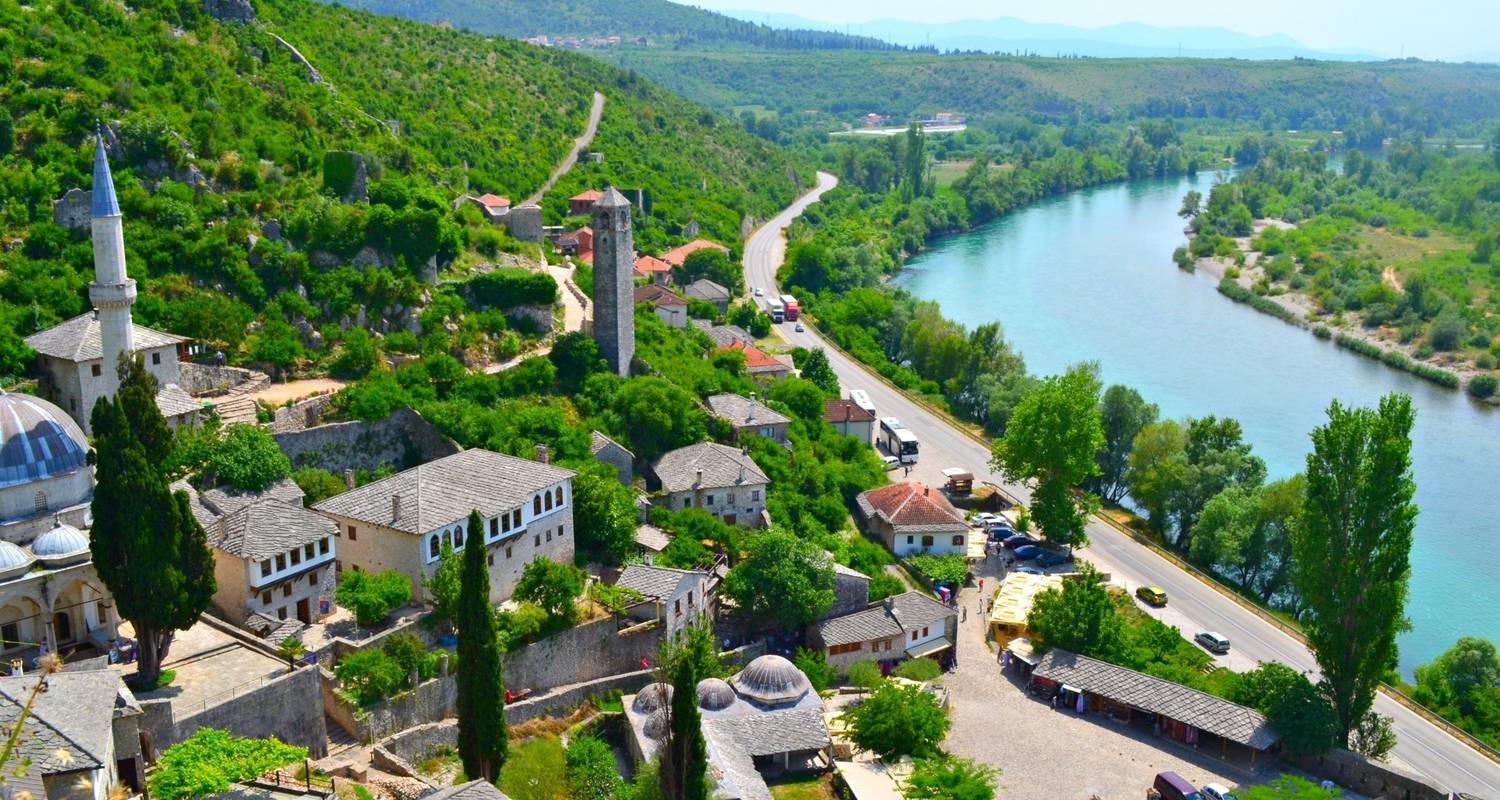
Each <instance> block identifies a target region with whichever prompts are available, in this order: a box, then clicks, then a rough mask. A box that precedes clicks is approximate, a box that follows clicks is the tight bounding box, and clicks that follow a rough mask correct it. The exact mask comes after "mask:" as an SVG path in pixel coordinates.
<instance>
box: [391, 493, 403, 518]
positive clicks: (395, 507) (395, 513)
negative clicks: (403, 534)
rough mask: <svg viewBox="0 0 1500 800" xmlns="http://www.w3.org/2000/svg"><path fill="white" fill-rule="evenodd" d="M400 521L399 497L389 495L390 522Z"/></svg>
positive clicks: (397, 495)
mask: <svg viewBox="0 0 1500 800" xmlns="http://www.w3.org/2000/svg"><path fill="white" fill-rule="evenodd" d="M398 519H401V495H399V494H393V495H391V522H395V521H396V520H398Z"/></svg>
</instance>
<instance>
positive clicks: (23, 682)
mask: <svg viewBox="0 0 1500 800" xmlns="http://www.w3.org/2000/svg"><path fill="white" fill-rule="evenodd" d="M38 677H39V676H38V675H27V676H24V677H19V678H12V677H5V678H0V725H4V726H5V727H6V728H7V729H9V728H11V727H14V725H15V723H16V720H17V719H18V718H19V717H20V714H21V707H22V705H23V704H24V703H25V702H26V697H27V696H28V695H29V694H30V693H31V690H32V688H33V687H35V686H36V682H37V679H38ZM123 692H125V689H124V686H123V684H121V682H120V673H118V672H115V671H113V670H108V669H97V670H80V671H77V672H67V671H65V672H58V673H54V674H52V675H49V676H47V691H45V692H40V693H38V694H37V696H36V701H35V702H34V703H33V704H32V706H31V715H30V716H29V717H28V718H27V719H26V722H25V724H24V726H23V730H22V733H21V741H20V744H19V746H18V747H19V753H18V754H17V755H18V756H19V758H17V761H19V760H20V758H27V759H30V761H31V765H30V768H29V769H28V771H29V772H37V773H40V774H42V775H52V774H56V773H63V772H76V771H79V770H90V769H96V768H98V767H100V766H103V765H104V764H105V763H106V762H107V760H108V758H109V756H110V752H111V749H112V747H111V745H112V743H113V739H114V730H113V728H112V726H111V720H112V719H113V718H114V713H115V706H116V705H117V704H119V705H121V706H124V705H125V698H126V697H128V694H126V695H122V693H123Z"/></svg>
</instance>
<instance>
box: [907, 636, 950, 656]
mask: <svg viewBox="0 0 1500 800" xmlns="http://www.w3.org/2000/svg"><path fill="white" fill-rule="evenodd" d="M952 646H953V643H952V642H950V641H948V637H946V636H940V637H938V638H936V639H933V640H932V641H930V642H923V643H921V644H919V645H917V646H916V647H910V648H907V650H906V654H907V655H908V656H911V657H912V658H922V657H923V656H930V655H932V654H933V653H941V652H943V651H944V650H947V649H948V648H950V647H952Z"/></svg>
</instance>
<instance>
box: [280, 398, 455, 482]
mask: <svg viewBox="0 0 1500 800" xmlns="http://www.w3.org/2000/svg"><path fill="white" fill-rule="evenodd" d="M272 438H274V439H275V440H276V444H277V445H279V446H280V447H281V451H282V452H283V453H286V456H287V458H289V459H291V461H292V466H294V467H320V468H322V469H326V470H328V471H329V472H333V473H342V472H343V471H344V470H346V469H368V470H373V469H376V468H378V467H380V466H382V465H386V464H395V465H396V466H398V467H404V466H411V465H414V464H423V463H426V462H428V461H432V460H433V459H436V458H442V457H443V456H448V455H452V454H454V453H457V452H458V451H459V450H461V449H462V448H460V447H459V446H458V445H457V444H455V443H454V442H453V441H452V440H450V439H448V438H447V437H446V436H443V435H442V434H441V433H439V432H438V430H437V428H435V427H433V425H432V423H430V422H428V421H427V420H425V419H423V418H422V415H421V414H418V413H417V412H416V411H414V410H412V409H410V408H403V409H399V410H397V411H394V412H392V413H391V415H390V416H388V417H386V418H385V419H381V420H376V421H374V422H364V421H357V422H337V423H333V424H331V425H319V426H317V427H314V428H307V429H306V430H300V431H289V432H286V433H273V434H272Z"/></svg>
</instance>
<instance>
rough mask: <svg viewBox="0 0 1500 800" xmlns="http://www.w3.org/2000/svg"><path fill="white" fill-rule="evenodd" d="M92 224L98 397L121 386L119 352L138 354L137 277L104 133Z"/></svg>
mask: <svg viewBox="0 0 1500 800" xmlns="http://www.w3.org/2000/svg"><path fill="white" fill-rule="evenodd" d="M92 216H93V219H92V220H91V226H92V228H93V235H94V282H93V283H91V284H89V300H90V301H91V302H93V304H94V314H95V316H96V317H97V318H98V320H99V340H100V345H101V346H102V349H103V351H104V368H103V369H102V370H101V371H100V386H99V393H98V396H99V397H111V396H113V395H114V394H115V391H116V390H118V389H119V388H120V373H119V363H120V361H119V359H120V354H122V353H124V354H127V355H134V354H135V347H134V346H133V342H132V341H131V321H130V306H131V305H133V304H134V303H135V281H133V280H131V279H130V278H129V277H127V276H126V274H125V234H124V232H123V230H122V228H121V224H122V220H121V218H120V204H119V203H118V202H116V200H115V182H114V179H113V178H112V177H110V174H109V158H108V157H106V156H105V154H104V137H103V136H102V135H99V134H95V136H94V196H93V214H92Z"/></svg>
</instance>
